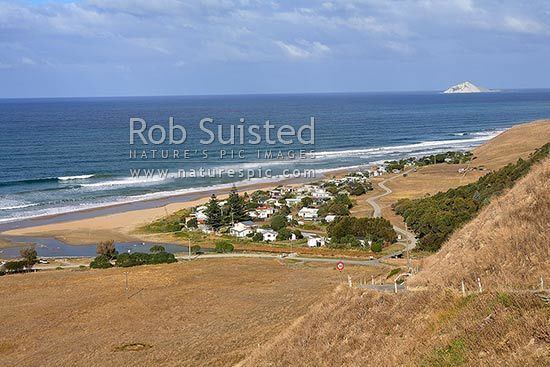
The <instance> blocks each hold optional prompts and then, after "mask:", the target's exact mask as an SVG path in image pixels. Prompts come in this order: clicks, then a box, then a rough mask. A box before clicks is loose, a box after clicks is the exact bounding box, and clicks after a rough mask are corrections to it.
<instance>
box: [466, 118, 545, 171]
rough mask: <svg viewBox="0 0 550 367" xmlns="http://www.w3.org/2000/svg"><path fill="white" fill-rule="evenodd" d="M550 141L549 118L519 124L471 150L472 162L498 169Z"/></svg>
mask: <svg viewBox="0 0 550 367" xmlns="http://www.w3.org/2000/svg"><path fill="white" fill-rule="evenodd" d="M549 141H550V120H537V121H533V122H529V123H526V124H519V125H516V126H513V127H512V128H510V129H508V130H506V131H504V132H503V133H502V134H500V135H498V136H496V137H494V138H493V139H491V140H489V141H488V142H486V143H485V144H483V145H480V146H479V147H477V148H475V149H474V150H473V153H474V156H475V157H476V158H475V159H474V161H473V164H474V165H476V166H485V168H487V169H499V168H501V167H503V166H505V165H507V164H508V163H514V162H516V161H517V160H518V158H524V159H525V158H527V157H528V156H529V154H531V153H533V152H534V151H535V150H536V149H538V148H540V147H541V146H543V145H544V144H546V143H548V142H549Z"/></svg>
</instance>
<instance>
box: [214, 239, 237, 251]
mask: <svg viewBox="0 0 550 367" xmlns="http://www.w3.org/2000/svg"><path fill="white" fill-rule="evenodd" d="M215 249H216V252H218V253H226V252H233V250H234V249H235V247H234V246H233V245H232V244H231V242H229V241H226V240H221V241H218V242H216V248H215Z"/></svg>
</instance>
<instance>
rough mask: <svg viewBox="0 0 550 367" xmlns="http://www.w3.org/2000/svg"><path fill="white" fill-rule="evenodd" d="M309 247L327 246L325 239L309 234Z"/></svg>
mask: <svg viewBox="0 0 550 367" xmlns="http://www.w3.org/2000/svg"><path fill="white" fill-rule="evenodd" d="M304 237H306V238H307V246H308V247H321V246H324V245H325V237H322V236H319V235H317V234H313V233H311V234H308V235H307V236H306V235H304Z"/></svg>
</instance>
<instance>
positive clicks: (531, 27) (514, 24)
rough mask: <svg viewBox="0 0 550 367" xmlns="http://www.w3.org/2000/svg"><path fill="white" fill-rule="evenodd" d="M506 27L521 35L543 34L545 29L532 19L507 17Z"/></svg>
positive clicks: (505, 19) (505, 20)
mask: <svg viewBox="0 0 550 367" xmlns="http://www.w3.org/2000/svg"><path fill="white" fill-rule="evenodd" d="M504 27H505V28H506V29H508V30H511V31H515V32H520V33H533V34H537V33H543V32H545V31H546V30H545V27H544V26H543V25H542V24H540V23H538V22H536V21H534V20H531V19H527V18H517V17H512V16H507V17H505V18H504Z"/></svg>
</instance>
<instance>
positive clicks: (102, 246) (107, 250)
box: [96, 240, 117, 259]
mask: <svg viewBox="0 0 550 367" xmlns="http://www.w3.org/2000/svg"><path fill="white" fill-rule="evenodd" d="M96 252H97V254H98V255H105V256H107V258H109V259H114V258H115V257H116V255H117V251H116V248H115V241H113V240H109V241H101V242H100V243H98V244H97V247H96Z"/></svg>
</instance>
